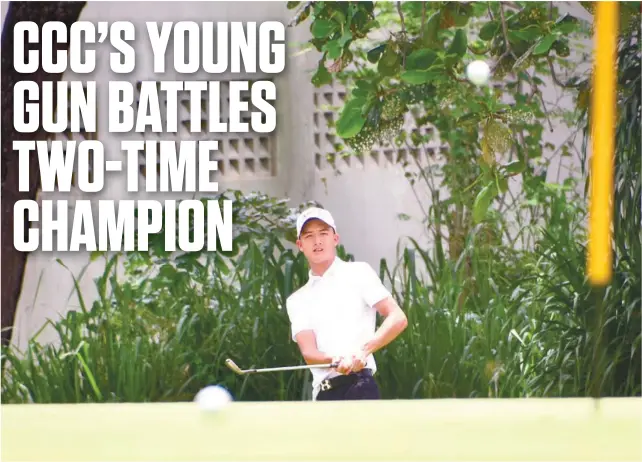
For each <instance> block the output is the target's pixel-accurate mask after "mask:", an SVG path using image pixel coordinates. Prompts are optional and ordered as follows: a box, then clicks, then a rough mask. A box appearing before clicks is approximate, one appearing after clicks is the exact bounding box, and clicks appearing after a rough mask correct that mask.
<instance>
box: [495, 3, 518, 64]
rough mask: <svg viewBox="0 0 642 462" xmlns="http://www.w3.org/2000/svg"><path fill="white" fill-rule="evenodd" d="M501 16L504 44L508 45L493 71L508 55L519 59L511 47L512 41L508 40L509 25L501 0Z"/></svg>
mask: <svg viewBox="0 0 642 462" xmlns="http://www.w3.org/2000/svg"><path fill="white" fill-rule="evenodd" d="M499 16H500V19H501V22H502V33H503V34H504V45H505V46H506V50H504V52H503V53H502V55H501V56H500V57H499V59H498V60H497V62H496V63H495V66H494V68H493V72H494V71H495V70H496V69H497V68H498V67H499V65H500V64H501V62H502V60H503V59H504V58H506V57H507V56H512V57H513V58H515V59H517V58H516V57H515V54H513V50H512V49H511V47H510V42H509V41H508V26H507V25H506V17H505V16H504V4H503V3H502V2H499Z"/></svg>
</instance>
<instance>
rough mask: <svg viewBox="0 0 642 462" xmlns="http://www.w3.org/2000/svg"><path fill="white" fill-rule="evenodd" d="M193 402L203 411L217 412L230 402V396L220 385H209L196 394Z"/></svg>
mask: <svg viewBox="0 0 642 462" xmlns="http://www.w3.org/2000/svg"><path fill="white" fill-rule="evenodd" d="M194 401H195V402H196V403H197V404H198V406H199V407H200V408H201V409H203V410H205V411H218V410H221V409H223V408H224V407H225V406H227V405H228V404H229V403H230V401H232V395H231V394H230V392H229V391H227V390H226V389H225V388H223V387H221V386H220V385H210V386H207V387H205V388H203V389H202V390H200V391H199V392H198V393H196V396H195V397H194Z"/></svg>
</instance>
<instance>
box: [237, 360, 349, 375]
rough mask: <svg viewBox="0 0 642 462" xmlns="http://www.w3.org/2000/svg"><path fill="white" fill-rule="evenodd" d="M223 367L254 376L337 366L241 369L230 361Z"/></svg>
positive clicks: (334, 365) (319, 365)
mask: <svg viewBox="0 0 642 462" xmlns="http://www.w3.org/2000/svg"><path fill="white" fill-rule="evenodd" d="M225 365H226V366H227V367H229V368H230V369H232V370H233V371H234V372H235V373H237V374H238V375H245V374H256V373H261V372H280V371H296V370H300V369H329V368H332V367H337V364H334V363H332V364H313V365H307V364H306V365H303V366H285V367H268V368H264V369H241V368H240V367H238V366H237V365H236V363H235V362H234V361H232V360H231V359H229V358H228V359H226V360H225Z"/></svg>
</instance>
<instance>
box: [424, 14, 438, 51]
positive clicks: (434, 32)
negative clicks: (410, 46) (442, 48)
mask: <svg viewBox="0 0 642 462" xmlns="http://www.w3.org/2000/svg"><path fill="white" fill-rule="evenodd" d="M440 23H441V12H440V11H439V10H437V11H435V12H434V13H433V14H432V15H431V16H430V17H429V18H428V20H427V21H426V24H424V27H423V29H422V31H421V34H422V35H421V37H422V38H421V43H422V44H423V45H425V46H430V45H434V44H435V43H437V36H438V34H439V24H440Z"/></svg>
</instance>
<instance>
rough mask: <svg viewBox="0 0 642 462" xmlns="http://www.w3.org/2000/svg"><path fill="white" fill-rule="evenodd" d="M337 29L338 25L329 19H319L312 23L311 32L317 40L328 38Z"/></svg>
mask: <svg viewBox="0 0 642 462" xmlns="http://www.w3.org/2000/svg"><path fill="white" fill-rule="evenodd" d="M336 28H337V23H336V22H334V21H328V20H327V19H317V20H316V21H314V22H313V23H312V26H311V28H310V31H311V32H312V35H313V36H314V37H315V38H326V37H328V36H329V35H330V34H332V32H334V31H335V30H336Z"/></svg>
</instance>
